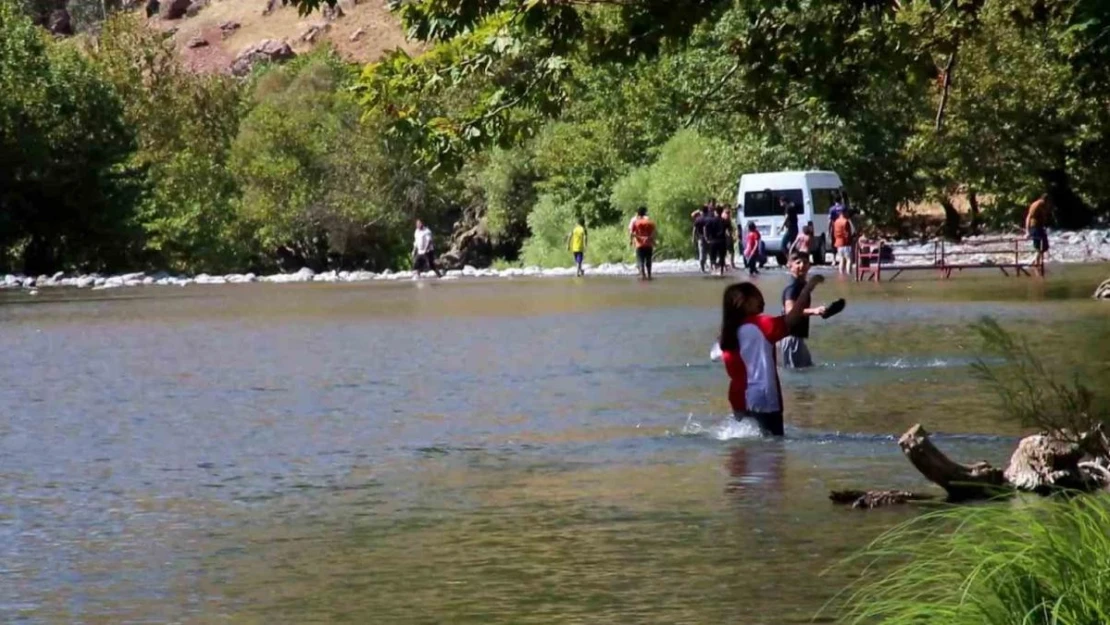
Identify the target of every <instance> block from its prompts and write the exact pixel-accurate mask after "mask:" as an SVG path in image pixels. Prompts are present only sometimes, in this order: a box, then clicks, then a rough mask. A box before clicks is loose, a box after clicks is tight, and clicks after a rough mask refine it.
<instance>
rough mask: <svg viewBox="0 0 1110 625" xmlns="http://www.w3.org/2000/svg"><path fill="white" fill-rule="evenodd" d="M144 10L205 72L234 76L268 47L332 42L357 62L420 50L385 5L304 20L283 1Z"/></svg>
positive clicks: (228, 0)
mask: <svg viewBox="0 0 1110 625" xmlns="http://www.w3.org/2000/svg"><path fill="white" fill-rule="evenodd" d="M138 10H145V11H146V13H147V15H148V17H149V19H150V21H151V24H152V25H153V26H154V27H156V28H158V29H160V30H163V31H166V32H168V33H172V36H173V38H174V41H175V43H176V44H177V46H178V49H179V50H180V51H181V58H182V59H183V60H184V62H185V63H186V65H187V66H189V67H190V68H192V69H195V70H197V71H203V72H230V71H232V67H233V65H234V63H235V60H236V58H237V57H239V56H241V55H243V54H244V53H245V52H246V51H248V50H251V49H255V50H257V49H259V48H262V47H265V48H266V50H263V51H262V53H263V54H264V55H266V56H275V55H276V56H280V55H283V54H284V55H288V54H289V53H290V52H292V53H302V52H305V51H307V50H309V49H311V48H312V47H314V46H317V45H320V44H322V43H324V42H330V43H331V44H332V45H333V46H334V47H335V48H336V49H337V50H339V51H340V53H341V54H343V56H345V57H347V58H348V59H350V60H351V61H356V62H369V61H373V60H375V59H377V58H379V57H380V56H381V55H382V54H384V53H385V52H388V51H390V50H393V49H395V48H398V47H400V48H403V49H406V50H408V51H409V52H416V51H417V49H418V48H417V46H414V45H410V44H408V43H407V42H406V41H405V36H404V32H403V31H402V29H401V25H400V23H399V22H398V20H397V19H396V18H395V17H394V16H393V15H392V14H391V13H390V12H389V11H388V10H387V9H386V8H385V7H384V6H383V4H382V3H381V1H380V0H370V1H366V0H363V1H362V2H359V0H340V2H339V4H338V5H337V6H336V7H335V8H334V9H324V10H322V11H316V12H314V13H312V14H311V15H308V16H304V17H302V16H300V15H298V13H297V10H296V9H295V8H293V7H291V6H282V4H281V2H280V0H160V1H159V0H148V1H147V3H146V4H145V5H144V6H143V7H142V8H139V9H138ZM264 42H268V43H264ZM286 46H288V47H286Z"/></svg>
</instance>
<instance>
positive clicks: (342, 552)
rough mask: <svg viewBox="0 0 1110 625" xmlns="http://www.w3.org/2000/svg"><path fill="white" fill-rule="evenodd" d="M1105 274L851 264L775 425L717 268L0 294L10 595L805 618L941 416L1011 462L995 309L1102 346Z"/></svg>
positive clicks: (234, 618) (288, 614)
mask: <svg viewBox="0 0 1110 625" xmlns="http://www.w3.org/2000/svg"><path fill="white" fill-rule="evenodd" d="M1105 273H1106V269H1105V267H1075V266H1071V267H1064V268H1060V269H1057V270H1054V271H1053V273H1052V274H1051V275H1050V276H1049V278H1048V279H1047V280H1046V281H1040V280H1034V279H1025V278H1023V279H1013V278H1011V279H1006V278H1002V277H1001V276H996V275H992V274H989V273H980V274H978V275H966V276H960V277H959V278H956V279H953V280H950V281H946V282H942V281H937V280H934V279H933V278H932V277H931V276H930V277H924V276H921V277H918V278H916V279H910V280H906V281H904V282H903V281H899V282H893V283H889V284H883V285H874V284H853V283H848V282H842V281H837V280H836V279H835V278H833V279H831V280H830V281H829V282H828V283H826V284H825V285H824V286H822V287H821V289H819V291H818V293H819V294H820V295H821V296H822V297H823V298H824V299H825V300H826V301H827V300H831V299H832V298H834V297H838V296H843V297H846V298H848V300H849V306H848V309H847V310H846V311H845V312H844V313H843V314H842V315H840V316H839V317H836V318H834V319H832V320H829V321H820V320H816V321H815V322H814V324H813V338H812V340H811V341H810V346H811V349H812V351H813V352H814V355H815V358H816V360H817V361H818V362H819V363H820V364H819V366H818V367H816V368H815V369H814V370H811V371H808V372H805V373H794V372H786V373H785V374H784V376H783V383H784V387H785V389H784V392H785V395H786V397H785V400H786V404H787V422H788V431H787V437H786V439H785V440H781V441H764V440H758V439H750V438H742V437H739V438H738V437H737V436H738V435H739V434H741V432H738V431H736V429H735V428H728V427H724V426H725V425H727V421H726V420H725V418H726V415H727V413H728V404H727V400H726V398H725V391H726V386H727V379H726V377H725V374H724V372H723V370H722V369H721V367H720V366H719V365H717V364H714V363H710V362H709V360H708V351H709V347H710V345H711V344H712V342H713V340H714V338H715V333H716V324H717V322H718V314H719V312H718V306H719V298H720V293H721V291H722V288H723V286H724V283H723V282H721V281H719V280H713V279H705V278H702V277H700V276H667V277H664V278H662V279H659V280H657V281H656V282H654V283H651V284H644V283H639V282H636V281H634V280H629V279H615V278H614V279H601V278H597V279H586V280H570V279H567V280H543V279H539V280H512V281H470V282H467V281H462V282H455V283H431V282H428V283H424V282H421V283H408V282H406V283H393V284H378V283H375V284H368V285H357V286H352V285H313V284H307V285H281V286H278V285H242V286H220V287H195V286H191V287H188V288H184V289H175V288H161V289H159V288H148V289H135V290H120V291H112V292H95V293H93V292H76V291H63V290H44V291H43V292H42V293H41V294H40V295H38V296H37V297H30V296H28V295H25V294H21V293H6V294H0V332H2V333H3V350H2V351H0V370H2V371H3V380H2V384H0V411H2V415H0V622H3V623H35V624H38V623H103V624H109V623H111V624H119V623H171V622H172V623H234V624H240V623H243V624H246V623H251V624H253V623H258V624H262V623H266V624H270V623H290V624H303V623H352V624H353V623H359V624H362V623H387V624H391V623H398V624H417V623H428V624H431V623H475V624H477V623H483V624H490V623H494V624H502V623H504V624H508V623H513V624H517V623H537V624H540V623H542V624H552V623H614V624H618V623H619V624H622V625H623V624H627V623H659V624H672V623H699V624H704V623H802V622H810V620H811V619H812V618H813V617H814V615H815V614H817V613H818V611H819V610H820V609H821V607H822V605H823V604H825V602H826V601H828V600H829V599H830V598H832V597H833V596H834V594H835V593H836V592H837V590H839V589H840V588H842V587H843V586H844V585H845V584H846V583H848V582H849V581H850V580H851V579H852V576H853V573H854V569H853V568H852V567H850V566H847V567H846V566H838V565H837V564H838V563H839V562H841V561H842V560H843V559H844V558H845V557H847V556H849V555H851V554H852V553H854V552H855V551H856V550H857V549H859V548H860V547H862V546H864V545H865V544H866V543H867V542H868V541H869V540H870V539H872V538H874V537H875V536H876V535H877V534H878V533H879V532H881V531H882V530H883V529H885V528H888V527H890V526H891V525H893V524H895V523H897V522H899V521H902V520H904V519H906V518H908V516H909V515H911V514H913V513H914V511H913V510H912V509H909V508H899V509H888V510H880V511H873V512H859V511H852V510H846V509H841V508H837V507H834V506H832V505H831V504H830V503H829V501H828V499H827V495H828V491H829V490H830V489H835V488H853V487H855V488H869V487H871V488H875V487H877V488H909V489H916V490H929V488H930V487H929V486H928V485H927V484H925V483H924V482H923V480H922V479H921V478H919V476H918V475H917V474H916V473H915V471H914V470H913V469H912V468H911V467H910V465H909V464H908V463H907V462H906V461H905V460H904V459H903V458H902V457H901V455H900V452H899V451H898V448H897V445H896V442H895V441H896V438H897V435H898V434H900V433H901V432H902V431H904V430H905V429H907V428H908V427H909V426H910V425H912V424H913V423H916V422H921V423H923V424H925V425H926V426H927V427H928V428H929V429H930V430H931V431H938V432H941V433H942V434H941V435H939V436H938V438H937V442H938V445H939V446H941V447H942V449H944V450H945V451H947V452H949V453H950V454H951V455H952V456H953V457H956V458H959V459H963V460H976V459H986V460H990V461H992V462H1003V461H1004V460H1005V458H1006V457H1007V455H1008V453H1009V451H1010V449H1012V445H1013V443H1014V440H1015V439H1014V438H1013V437H1014V436H1015V435H1017V434H1018V433H1019V432H1020V429H1019V428H1018V427H1017V426H1016V425H1015V424H1014V423H1012V422H1011V421H1010V420H1008V419H1006V418H1005V416H1004V415H1002V414H1000V413H999V409H998V407H997V403H996V401H995V397H994V395H993V394H992V393H991V391H990V389H989V388H987V386H986V385H985V384H984V383H982V382H980V381H978V380H977V379H975V378H974V377H973V376H972V375H971V369H970V364H971V363H972V362H974V361H975V359H976V358H977V357H979V356H980V355H981V353H982V352H981V351H980V347H979V340H978V338H977V336H976V335H975V334H974V333H973V332H972V331H971V330H970V329H969V325H970V324H971V323H972V322H974V321H975V320H976V319H978V318H979V317H980V316H982V315H991V316H994V317H995V318H997V319H998V320H999V321H1000V322H1001V323H1002V324H1003V325H1004V326H1006V327H1007V328H1010V329H1012V330H1014V331H1015V332H1017V333H1018V334H1019V335H1020V336H1022V337H1024V338H1026V339H1028V340H1029V341H1030V342H1031V344H1032V345H1034V347H1035V348H1036V349H1037V350H1038V352H1040V353H1042V354H1043V355H1044V357H1045V358H1046V359H1047V360H1048V361H1050V362H1052V363H1078V362H1084V363H1090V364H1091V365H1092V367H1097V366H1098V365H1101V366H1103V367H1105V365H1106V361H1107V359H1108V357H1110V356H1108V355H1110V323H1108V320H1110V307H1108V306H1110V305H1108V304H1106V303H1100V302H1094V301H1091V300H1089V299H1087V298H1088V297H1089V294H1090V292H1091V290H1092V288H1093V287H1094V285H1095V284H1097V283H1098V281H1099V280H1101V279H1102V278H1103V277H1105V276H1104V275H1103V274H1105ZM760 284H761V286H762V288H763V289H764V291H765V293H767V294H768V300H769V301H772V302H774V301H777V300H778V293H780V292H781V289H782V286H783V284H784V277H783V275H782V274H778V275H767V276H766V277H763V278H761V280H760ZM1089 370H1091V369H1090V368H1089ZM1103 371H1105V369H1103ZM1088 375H1091V374H1088ZM1094 375H1103V374H1094ZM1093 381H1094V382H1096V383H1098V382H1101V383H1103V384H1105V383H1106V382H1108V381H1110V378H1107V377H1102V378H1101V379H1096V380H1093Z"/></svg>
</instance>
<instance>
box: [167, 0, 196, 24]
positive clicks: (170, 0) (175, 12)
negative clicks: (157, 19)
mask: <svg viewBox="0 0 1110 625" xmlns="http://www.w3.org/2000/svg"><path fill="white" fill-rule="evenodd" d="M190 4H192V0H165V1H164V2H162V3H161V10H160V13H159V14H160V15H161V16H162V19H164V20H179V19H181V18H183V17H185V12H186V11H188V10H189V5H190Z"/></svg>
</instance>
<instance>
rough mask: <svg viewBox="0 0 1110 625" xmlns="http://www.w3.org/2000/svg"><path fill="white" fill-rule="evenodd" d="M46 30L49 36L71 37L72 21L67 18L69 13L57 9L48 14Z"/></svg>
mask: <svg viewBox="0 0 1110 625" xmlns="http://www.w3.org/2000/svg"><path fill="white" fill-rule="evenodd" d="M46 28H47V30H49V31H50V32H51V34H53V35H56V36H58V37H69V36H71V35H73V21H72V20H71V19H70V17H69V11H67V10H65V9H58V10H56V11H52V12H51V13H50V19H49V20H48V21H47V23H46Z"/></svg>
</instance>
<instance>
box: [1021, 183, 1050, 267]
mask: <svg viewBox="0 0 1110 625" xmlns="http://www.w3.org/2000/svg"><path fill="white" fill-rule="evenodd" d="M1051 202H1052V201H1051V199H1049V197H1048V194H1044V195H1042V196H1041V197H1039V198H1037V199H1036V201H1034V202H1033V203H1032V204H1030V205H1029V212H1027V213H1026V214H1025V236H1027V237H1029V238H1030V239H1032V240H1033V249H1034V250H1036V251H1037V258H1036V260H1034V261H1033V266H1035V267H1041V268H1043V267H1044V255H1045V253H1046V252H1048V211H1049V209H1051V208H1052V204H1051Z"/></svg>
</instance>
